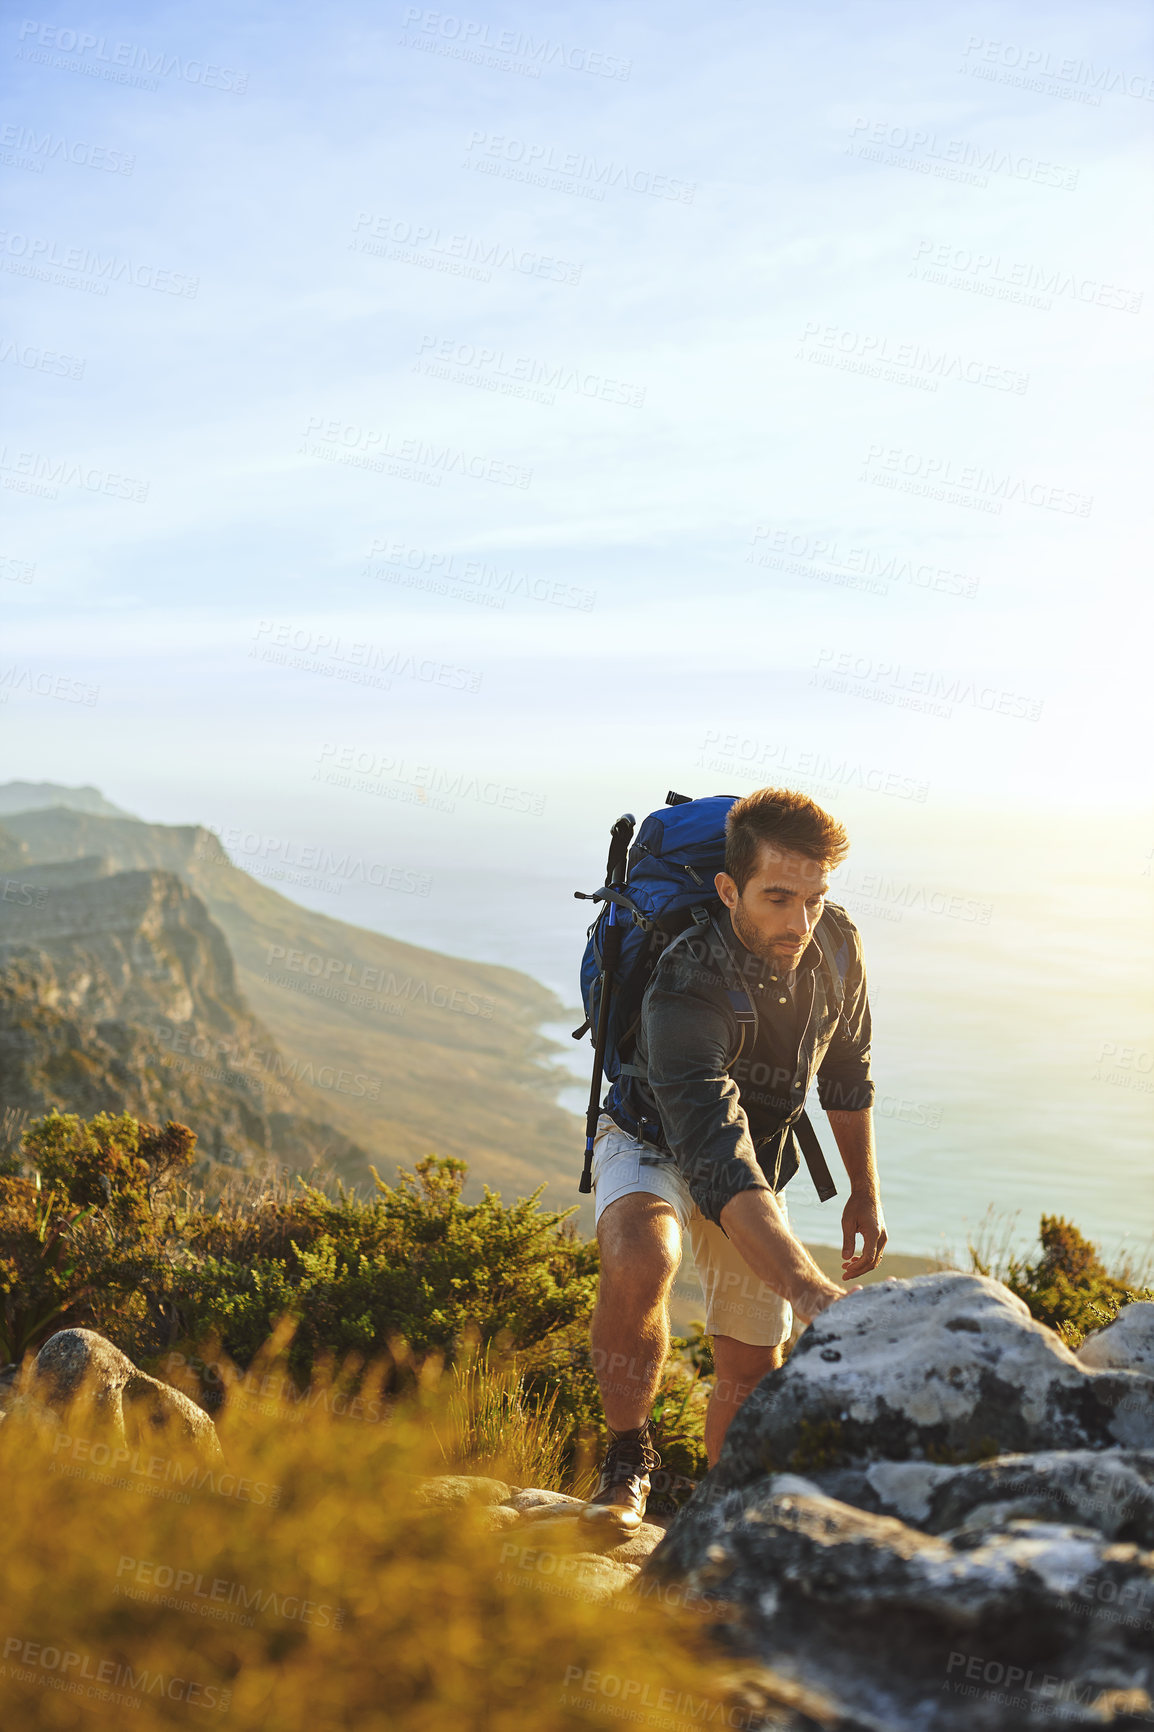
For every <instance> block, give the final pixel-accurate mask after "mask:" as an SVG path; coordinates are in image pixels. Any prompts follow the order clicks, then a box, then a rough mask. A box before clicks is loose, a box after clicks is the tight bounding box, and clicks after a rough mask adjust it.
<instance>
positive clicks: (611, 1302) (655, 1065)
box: [583, 788, 886, 1532]
mask: <svg viewBox="0 0 1154 1732" xmlns="http://www.w3.org/2000/svg"><path fill="white" fill-rule="evenodd" d="M848 851H849V842H848V838H847V836H846V832H845V830H844V829H843V827H842V826H841V824H839V823H838V822H837V820H836V819H834V818H832V817H830V815H829V814H828V813H827V812H824V811H823V810H822V809H821V807H820V806H817V805H815V804H814V802H813V801H812V800H810V799H807V798H806V796H805V795H803V794H796V793H791V792H789V791H786V790H782V789H775V788H762V789H759V790H758V791H757V792H756V793H753V794H749V795H747V796H746V797H745V798H744V799H741V800H738V801H737V802H736V803H735V804H734V805H733V807H732V808H731V809H730V812H729V815H728V818H727V821H726V846H725V870H724V872H719V873H718V874H717V877H716V879H715V880H714V883H715V885H716V889H717V893H718V895H719V896H720V898H721V901H722V904H723V907H722V909H721V911H720V913H719V914H718V915H717V916H716V917H715V918H714V920H713V921H712V922H711V923H710V925H709V926H708V927H705V928H694V929H691V931H690V933H689V934H687V935H683V936H682V937H681V938H680V939H676V940H674V941H673V943H671V944H670V945H669V946H668V948H667V950H666V951H665V952H664V953H663V954H662V956H661V958H660V959H659V961H658V963H657V966H656V968H655V969H654V972H653V975H652V978H651V979H650V982H649V985H648V987H647V988H646V992H645V997H644V1000H643V1002H642V1009H641V1020H640V1024H639V1027H638V1033H637V1043H636V1049H635V1052H634V1054H633V1055H632V1056H633V1062H634V1064H635V1065H636V1066H637V1068H638V1069H639V1071H641V1072H642V1073H643V1075H642V1076H641V1077H638V1078H637V1079H636V1080H635V1081H634V1082H633V1083H632V1084H631V1085H630V1087H629V1088H628V1090H627V1091H626V1099H627V1101H628V1106H625V1105H623V1104H617V1105H614V1106H612V1108H611V1111H609V1112H604V1111H603V1112H602V1114H601V1117H600V1120H599V1126H598V1136H597V1140H596V1143H595V1146H594V1156H593V1189H594V1196H595V1201H596V1213H597V1240H598V1244H599V1246H600V1251H601V1279H600V1286H599V1291H598V1299H597V1308H596V1311H595V1312H594V1316H593V1329H592V1343H593V1363H594V1365H595V1367H596V1369H597V1377H598V1382H599V1384H600V1388H601V1397H602V1402H603V1404H604V1409H605V1419H606V1423H607V1425H608V1427H609V1430H610V1444H609V1449H608V1452H607V1454H606V1457H605V1460H604V1462H603V1463H602V1466H601V1474H600V1481H599V1484H598V1487H597V1490H596V1492H595V1493H594V1495H593V1498H592V1499H591V1500H590V1502H589V1504H588V1505H587V1507H586V1509H585V1510H584V1512H583V1517H584V1519H585V1520H589V1521H593V1522H596V1523H600V1522H605V1523H606V1524H608V1525H609V1526H611V1527H613V1528H617V1529H621V1530H623V1531H626V1532H628V1531H630V1530H632V1529H635V1528H636V1527H638V1526H639V1525H640V1523H641V1520H642V1517H643V1515H644V1512H645V1500H646V1497H647V1496H648V1493H649V1489H650V1479H649V1474H650V1471H651V1470H652V1469H653V1468H655V1467H657V1466H659V1465H660V1457H659V1456H658V1455H657V1453H656V1451H655V1450H654V1448H653V1444H652V1441H651V1438H650V1433H649V1414H650V1410H651V1408H652V1406H653V1401H654V1398H655V1395H656V1391H657V1385H658V1382H659V1379H660V1375H661V1369H662V1366H663V1365H664V1363H665V1358H666V1354H667V1353H668V1350H669V1319H668V1310H667V1302H668V1297H669V1290H670V1287H671V1286H672V1283H673V1278H674V1276H675V1274H676V1273H677V1268H678V1265H679V1263H680V1261H681V1235H682V1233H683V1232H686V1231H688V1233H689V1237H690V1244H691V1247H692V1251H693V1257H694V1261H695V1263H696V1265H697V1271H698V1274H699V1276H700V1279H701V1284H702V1289H703V1292H704V1296H705V1306H706V1315H705V1328H706V1331H707V1332H708V1333H709V1334H710V1335H712V1337H713V1352H714V1362H715V1365H716V1369H717V1379H716V1383H715V1385H714V1390H713V1394H712V1396H711V1397H710V1401H709V1407H708V1410H707V1414H706V1422H705V1443H706V1449H707V1452H708V1456H709V1461H710V1465H711V1466H712V1464H713V1463H714V1462H715V1461H716V1460H717V1457H718V1454H719V1453H720V1450H721V1444H722V1440H723V1438H724V1437H725V1433H726V1431H727V1429H728V1427H729V1424H730V1421H731V1420H732V1418H733V1416H734V1414H735V1413H736V1412H737V1409H738V1408H739V1407H740V1405H741V1403H742V1402H743V1401H744V1400H745V1399H746V1397H747V1396H748V1395H749V1394H750V1393H751V1392H752V1390H753V1389H754V1388H755V1387H756V1385H757V1384H758V1383H759V1382H760V1381H761V1379H762V1378H763V1377H764V1376H766V1374H767V1373H768V1372H770V1371H773V1370H775V1369H776V1368H777V1367H778V1366H780V1364H781V1363H782V1353H783V1345H784V1343H785V1342H786V1340H787V1339H788V1338H789V1334H790V1330H791V1327H792V1317H793V1313H796V1314H797V1316H798V1317H799V1318H800V1319H801V1320H802V1321H803V1322H808V1321H809V1320H810V1319H811V1318H813V1317H816V1316H817V1315H818V1313H819V1312H821V1311H823V1310H824V1309H825V1308H826V1306H827V1305H831V1304H832V1303H833V1302H834V1300H836V1299H840V1298H842V1297H843V1296H844V1295H845V1293H846V1292H847V1289H846V1288H845V1287H843V1286H840V1285H839V1284H838V1283H837V1282H835V1281H830V1280H828V1279H827V1277H826V1276H825V1275H823V1274H822V1272H821V1270H820V1269H819V1268H818V1266H817V1264H816V1263H815V1262H814V1261H813V1259H812V1258H811V1257H810V1255H809V1253H808V1252H807V1251H806V1249H805V1247H804V1246H803V1245H802V1243H801V1242H800V1240H798V1239H797V1238H795V1237H794V1235H793V1233H792V1232H791V1231H790V1228H789V1224H788V1220H787V1216H786V1211H785V1204H784V1201H783V1200H782V1198H781V1195H780V1193H781V1191H782V1189H783V1188H784V1186H785V1185H786V1184H787V1183H788V1181H789V1180H790V1179H791V1178H792V1177H793V1175H794V1173H796V1172H797V1170H798V1165H799V1161H798V1147H797V1135H796V1132H795V1131H794V1129H793V1125H794V1122H795V1121H796V1120H797V1118H798V1116H799V1115H800V1113H801V1111H802V1108H803V1106H804V1103H805V1097H806V1093H807V1090H808V1088H809V1085H810V1082H811V1080H812V1078H813V1077H814V1076H815V1075H816V1077H817V1086H818V1098H819V1099H820V1101H821V1104H822V1106H823V1108H824V1109H825V1110H826V1112H827V1114H828V1117H829V1121H830V1125H831V1127H832V1129H833V1134H834V1137H835V1139H836V1141H837V1146H838V1151H839V1153H840V1155H841V1158H842V1161H843V1163H844V1165H845V1169H846V1173H847V1174H848V1176H849V1182H850V1195H849V1201H848V1202H847V1203H846V1206H845V1208H844V1210H843V1211H842V1235H843V1237H842V1259H843V1262H842V1278H843V1280H847V1281H848V1280H852V1279H853V1278H854V1277H855V1276H858V1275H863V1274H865V1273H866V1272H867V1271H868V1270H870V1269H874V1268H876V1267H877V1265H878V1262H879V1261H880V1259H881V1255H882V1251H883V1249H884V1247H885V1242H886V1231H885V1225H884V1222H883V1220H882V1209H881V1198H880V1193H879V1187H878V1175H877V1166H876V1163H875V1159H874V1146H873V1128H872V1115H871V1110H870V1109H871V1104H872V1101H873V1083H872V1082H871V1081H870V1064H869V1060H870V1012H869V1004H868V1002H867V998H866V980H865V968H864V965H863V962H862V950H861V941H860V938H859V936H858V932H857V928H856V927H855V926H854V925H853V922H852V921H851V920H850V919H849V916H848V915H847V914H846V913H845V911H844V909H842V908H840V907H838V906H837V904H835V903H827V902H826V900H825V897H826V892H827V890H828V888H829V877H828V875H829V872H830V871H831V870H832V869H833V868H834V867H835V866H838V865H840V864H841V862H842V860H844V858H845V856H846V854H847V853H848ZM819 927H820V928H821V931H820V933H819V931H818V929H819ZM822 939H826V940H827V941H828V942H826V943H824V944H823V943H822V942H821V940H822ZM839 950H840V952H841V954H842V957H843V960H845V961H846V963H847V964H848V965H847V966H846V968H845V975H844V983H843V988H842V994H841V1002H840V1010H839V1004H838V998H839V994H838V986H837V982H836V981H835V979H834V976H833V970H832V967H831V965H830V962H829V957H830V956H832V955H834V954H835V953H836V952H838V951H839ZM747 995H748V997H747ZM749 1000H752V1001H753V1002H754V1003H755V1005H756V1009H757V1016H758V1028H757V1037H756V1041H755V1042H754V1044H753V1046H752V1049H751V1048H750V1045H749V1042H750V1040H751V1038H752V1030H751V1029H750V1028H749V1027H748V1024H747V1025H746V1026H745V1027H744V1028H743V1026H742V1023H741V1021H740V1020H739V1017H738V1014H737V1009H738V1007H739V1006H742V1005H746V1006H747V1005H748V1002H749ZM609 1098H610V1100H617V1101H618V1102H620V1100H621V1091H620V1090H618V1091H617V1093H616V1095H615V1096H613V1095H611V1097H609ZM859 1235H860V1237H861V1240H862V1249H861V1250H860V1251H857V1250H856V1244H857V1239H858V1237H859Z"/></svg>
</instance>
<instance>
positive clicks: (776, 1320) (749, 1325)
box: [593, 1113, 793, 1347]
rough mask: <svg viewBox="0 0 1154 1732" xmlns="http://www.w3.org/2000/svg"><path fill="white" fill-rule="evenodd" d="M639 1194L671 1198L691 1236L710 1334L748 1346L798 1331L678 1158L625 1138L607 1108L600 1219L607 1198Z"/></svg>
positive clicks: (599, 1175)
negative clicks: (708, 1210) (699, 1196)
mask: <svg viewBox="0 0 1154 1732" xmlns="http://www.w3.org/2000/svg"><path fill="white" fill-rule="evenodd" d="M638 1191H640V1192H644V1193H647V1194H649V1195H651V1196H654V1197H660V1198H661V1199H662V1201H663V1202H666V1203H668V1204H669V1206H670V1208H671V1209H672V1210H673V1212H674V1214H675V1215H676V1216H677V1221H678V1225H679V1226H680V1228H681V1231H682V1234H685V1233H686V1232H688V1234H689V1246H690V1250H691V1251H692V1252H693V1261H694V1263H695V1264H696V1266H697V1274H698V1278H699V1280H700V1282H701V1291H702V1293H703V1294H704V1296H705V1332H706V1334H707V1335H728V1336H731V1337H732V1339H733V1340H734V1341H743V1342H745V1343H746V1345H747V1346H751V1347H776V1346H778V1345H779V1343H780V1342H783V1341H788V1339H789V1335H790V1331H791V1329H792V1328H793V1311H792V1309H791V1307H790V1305H789V1302H788V1301H787V1300H785V1299H782V1298H781V1297H780V1295H779V1294H777V1293H775V1292H774V1291H773V1290H772V1288H770V1287H767V1286H766V1284H765V1282H764V1281H762V1280H761V1279H760V1278H759V1277H758V1276H757V1275H755V1274H754V1273H753V1270H752V1269H751V1268H750V1267H749V1264H748V1263H747V1262H746V1261H745V1259H744V1257H741V1256H739V1254H738V1252H737V1250H736V1248H735V1246H734V1245H732V1244H731V1243H730V1241H729V1240H728V1239H727V1238H726V1236H725V1234H724V1233H723V1232H722V1230H721V1228H720V1227H716V1226H714V1224H713V1222H712V1221H707V1220H706V1218H705V1216H704V1215H703V1214H702V1213H701V1210H700V1209H699V1208H698V1207H697V1204H696V1203H695V1202H694V1201H693V1198H692V1196H691V1195H690V1192H689V1186H688V1185H687V1184H686V1182H685V1180H684V1179H683V1178H682V1176H681V1174H680V1173H679V1172H678V1170H677V1168H676V1166H675V1165H674V1164H673V1162H672V1161H671V1160H670V1159H669V1158H668V1157H664V1158H663V1157H662V1156H660V1155H658V1154H656V1153H655V1151H654V1150H652V1149H649V1148H647V1147H646V1145H645V1144H644V1143H639V1142H637V1141H636V1139H635V1138H633V1137H630V1136H627V1135H626V1133H625V1132H624V1131H623V1130H622V1129H621V1127H620V1125H618V1124H616V1123H615V1122H614V1121H613V1120H612V1119H611V1118H610V1117H609V1115H608V1113H602V1114H601V1117H600V1118H599V1119H598V1121H597V1137H596V1140H595V1141H594V1144H593V1196H594V1201H595V1203H596V1218H597V1220H600V1219H601V1216H602V1214H603V1213H604V1211H605V1210H606V1209H607V1208H608V1207H609V1205H610V1203H616V1202H617V1201H618V1200H619V1199H620V1198H621V1197H630V1196H633V1195H634V1194H635V1193H636V1192H638ZM777 1201H778V1204H779V1205H780V1207H781V1211H782V1213H783V1214H785V1198H784V1197H780V1196H779V1197H778V1199H777ZM787 1219H788V1217H787Z"/></svg>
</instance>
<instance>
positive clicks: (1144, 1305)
mask: <svg viewBox="0 0 1154 1732" xmlns="http://www.w3.org/2000/svg"><path fill="white" fill-rule="evenodd" d="M1077 1358H1078V1361H1079V1363H1080V1364H1082V1365H1088V1366H1089V1367H1090V1368H1091V1370H1093V1371H1144V1372H1145V1373H1146V1375H1147V1376H1148V1377H1154V1303H1151V1302H1150V1301H1149V1300H1147V1299H1139V1300H1136V1301H1135V1303H1134V1304H1132V1305H1124V1306H1123V1307H1122V1309H1121V1311H1119V1313H1118V1315H1117V1317H1116V1318H1115V1319H1114V1321H1113V1323H1110V1324H1107V1326H1106V1328H1105V1329H1099V1330H1098V1332H1097V1333H1096V1334H1095V1335H1088V1336H1087V1337H1086V1339H1085V1341H1083V1343H1082V1345H1081V1347H1079V1349H1078V1354H1077Z"/></svg>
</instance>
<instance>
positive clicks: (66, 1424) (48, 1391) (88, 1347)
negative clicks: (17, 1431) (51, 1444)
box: [8, 1329, 222, 1463]
mask: <svg viewBox="0 0 1154 1732" xmlns="http://www.w3.org/2000/svg"><path fill="white" fill-rule="evenodd" d="M8 1418H9V1420H19V1419H25V1420H27V1421H30V1422H32V1423H34V1424H36V1425H37V1426H39V1427H40V1428H42V1429H48V1430H50V1431H59V1430H60V1429H61V1428H63V1429H64V1430H67V1431H69V1432H71V1433H73V1434H75V1435H76V1436H79V1437H86V1438H90V1439H92V1440H99V1441H111V1442H113V1443H115V1444H116V1445H118V1446H124V1447H127V1448H129V1449H133V1450H141V1449H152V1450H159V1451H160V1452H161V1453H170V1454H171V1453H179V1454H181V1455H191V1456H193V1457H194V1458H196V1459H197V1460H200V1461H203V1462H205V1463H212V1462H216V1461H219V1460H220V1459H221V1456H222V1451H221V1447H220V1440H219V1438H218V1437H217V1434H216V1427H215V1425H213V1423H212V1420H211V1419H210V1418H209V1416H208V1414H207V1413H205V1412H204V1410H203V1409H202V1408H199V1407H198V1406H197V1405H196V1403H195V1402H194V1401H190V1400H189V1398H188V1396H187V1395H183V1394H182V1393H181V1391H180V1390H179V1389H173V1388H172V1386H171V1385H170V1384H167V1383H161V1382H160V1381H159V1380H158V1379H157V1378H155V1377H149V1376H148V1375H147V1374H146V1373H145V1372H143V1371H139V1370H138V1369H137V1367H136V1366H135V1365H134V1364H133V1363H132V1361H131V1359H129V1358H128V1357H127V1355H126V1354H123V1353H122V1352H121V1351H120V1349H119V1348H118V1347H114V1346H113V1345H112V1343H111V1341H106V1340H105V1338H104V1336H103V1335H98V1334H96V1332H95V1331H94V1330H92V1329H61V1330H60V1331H59V1332H58V1333H57V1334H55V1335H53V1336H52V1337H51V1339H50V1340H49V1341H47V1342H46V1343H45V1344H44V1346H43V1347H42V1348H41V1349H40V1352H39V1353H38V1354H37V1356H36V1360H35V1362H34V1364H33V1367H32V1370H31V1374H30V1376H29V1377H28V1378H27V1379H26V1380H25V1381H24V1383H23V1385H22V1386H21V1388H20V1393H19V1395H18V1396H17V1397H16V1398H15V1399H14V1400H11V1401H10V1402H9V1407H8Z"/></svg>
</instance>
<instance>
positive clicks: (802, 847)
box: [725, 788, 849, 896]
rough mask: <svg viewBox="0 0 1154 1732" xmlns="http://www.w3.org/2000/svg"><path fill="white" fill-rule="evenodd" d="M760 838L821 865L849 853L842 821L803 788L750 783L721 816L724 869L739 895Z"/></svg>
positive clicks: (752, 866)
mask: <svg viewBox="0 0 1154 1732" xmlns="http://www.w3.org/2000/svg"><path fill="white" fill-rule="evenodd" d="M763 842H771V843H773V845H774V846H775V847H777V848H788V849H789V850H790V851H791V852H792V853H794V854H804V855H806V856H807V857H808V858H809V859H810V860H816V861H818V862H819V863H820V864H821V865H822V866H824V867H825V868H826V869H827V870H830V869H832V868H833V867H834V866H840V865H841V863H842V861H843V860H844V859H845V857H846V855H847V854H848V853H849V837H848V836H847V835H846V832H845V827H844V826H843V825H841V824H839V823H838V821H837V819H836V818H831V817H830V815H829V813H828V812H825V811H823V810H822V808H821V807H820V806H818V805H817V804H816V803H815V802H814V801H813V800H811V799H810V798H809V796H808V795H807V794H797V793H795V792H794V791H793V790H792V789H790V788H756V789H755V790H754V792H753V793H752V794H746V795H744V796H743V797H742V798H741V799H740V800H736V801H735V802H734V804H733V805H732V806H731V807H730V808H729V813H728V816H727V817H726V820H725V870H726V871H727V872H728V873H729V876H730V877H731V878H732V879H733V882H734V883H735V884H736V885H737V893H738V895H739V896H740V895H741V893H742V892H743V891H744V889H745V886H746V885H747V884H748V883H749V880H750V879H751V878H752V877H753V874H754V873H755V872H756V870H757V866H758V861H759V859H760V856H761V845H762V843H763Z"/></svg>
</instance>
